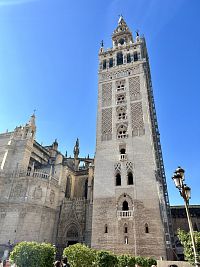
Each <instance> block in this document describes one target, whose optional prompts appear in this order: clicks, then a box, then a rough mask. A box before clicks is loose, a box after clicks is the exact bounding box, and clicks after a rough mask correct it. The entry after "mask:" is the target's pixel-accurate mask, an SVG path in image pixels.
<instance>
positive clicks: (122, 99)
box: [117, 94, 125, 104]
mask: <svg viewBox="0 0 200 267" xmlns="http://www.w3.org/2000/svg"><path fill="white" fill-rule="evenodd" d="M123 103H125V94H120V95H118V96H117V104H123Z"/></svg>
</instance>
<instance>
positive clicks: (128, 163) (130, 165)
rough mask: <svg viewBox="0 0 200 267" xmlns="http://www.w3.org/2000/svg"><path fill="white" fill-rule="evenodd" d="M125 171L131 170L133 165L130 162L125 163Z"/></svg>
mask: <svg viewBox="0 0 200 267" xmlns="http://www.w3.org/2000/svg"><path fill="white" fill-rule="evenodd" d="M126 170H127V171H129V170H131V171H132V170H133V163H132V162H127V163H126Z"/></svg>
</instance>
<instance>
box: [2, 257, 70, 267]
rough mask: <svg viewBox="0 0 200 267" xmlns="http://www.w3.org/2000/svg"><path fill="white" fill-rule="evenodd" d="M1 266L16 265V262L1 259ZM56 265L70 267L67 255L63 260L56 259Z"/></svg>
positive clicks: (13, 266) (14, 266)
mask: <svg viewBox="0 0 200 267" xmlns="http://www.w3.org/2000/svg"><path fill="white" fill-rule="evenodd" d="M0 267H16V265H15V264H11V262H10V261H9V260H3V261H2V260H1V259H0ZM54 267H70V265H69V263H68V260H67V257H65V258H63V259H62V260H61V261H56V262H55V263H54Z"/></svg>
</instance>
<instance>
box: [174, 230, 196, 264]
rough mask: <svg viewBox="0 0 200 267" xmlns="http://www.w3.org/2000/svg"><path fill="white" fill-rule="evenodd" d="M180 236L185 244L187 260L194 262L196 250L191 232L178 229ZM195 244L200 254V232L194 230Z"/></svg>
mask: <svg viewBox="0 0 200 267" xmlns="http://www.w3.org/2000/svg"><path fill="white" fill-rule="evenodd" d="M178 238H179V240H180V242H181V244H182V245H183V249H184V256H185V259H186V260H187V261H189V262H190V263H192V264H194V262H195V260H194V251H193V247H192V240H191V235H190V233H187V232H185V231H183V230H181V229H179V230H178ZM194 238H195V244H196V249H197V254H198V255H200V232H194Z"/></svg>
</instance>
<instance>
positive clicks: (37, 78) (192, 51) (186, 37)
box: [0, 0, 200, 204]
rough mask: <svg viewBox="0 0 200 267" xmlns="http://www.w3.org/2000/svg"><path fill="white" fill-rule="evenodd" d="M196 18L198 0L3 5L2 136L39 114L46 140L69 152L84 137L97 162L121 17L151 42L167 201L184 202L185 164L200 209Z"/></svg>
mask: <svg viewBox="0 0 200 267" xmlns="http://www.w3.org/2000/svg"><path fill="white" fill-rule="evenodd" d="M199 11H200V1H199V0H175V1H174V0H168V1H160V0H123V1H121V0H113V1H109V0H101V1H97V0H79V1H68V0H0V92H1V94H0V132H4V131H5V130H6V129H9V130H12V129H13V128H14V127H15V126H16V125H20V124H23V123H25V122H26V121H27V120H28V119H29V116H30V115H31V114H32V112H33V110H34V109H36V110H37V111H36V116H37V140H38V141H39V142H42V143H43V144H45V145H47V144H50V143H52V141H53V140H54V139H55V138H57V139H58V141H59V149H60V150H61V151H62V152H63V153H65V151H66V150H67V151H68V155H70V154H72V151H73V145H74V143H75V139H76V138H77V137H79V138H80V145H81V155H82V156H85V155H87V154H88V153H89V154H90V155H93V154H94V151H95V131H96V105H97V68H98V50H99V44H100V41H101V40H102V39H103V40H104V43H105V47H110V46H111V34H112V32H113V30H114V29H115V27H116V25H117V20H118V15H119V14H123V16H124V18H125V20H126V22H127V24H128V25H129V27H130V28H131V30H132V31H133V33H134V32H135V30H136V29H139V30H140V33H141V34H144V35H145V37H146V41H147V46H148V52H149V57H150V64H151V73H152V81H153V87H154V95H155V102H156V108H157V115H158V122H159V128H160V133H161V143H162V149H163V157H164V162H165V169H166V175H167V181H168V188H169V196H170V202H171V204H182V203H183V201H182V199H181V198H180V196H179V193H178V191H177V190H176V189H175V188H174V185H173V182H172V181H171V175H172V173H173V170H174V169H175V168H176V166H177V165H181V166H183V167H184V168H185V169H186V181H187V184H188V185H189V186H191V187H192V199H191V203H193V204H200V197H199V189H200V176H199V168H200V156H199V152H200V142H199V137H200V123H199V122H200V119H199V118H200V108H199V100H200V90H199V89H200V88H199V77H200V70H199V62H200V52H199V51H200V30H199V27H200V16H199Z"/></svg>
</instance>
